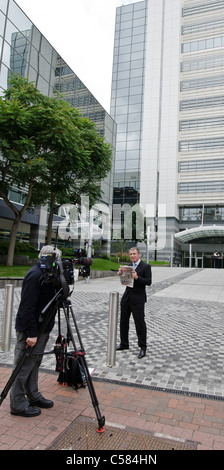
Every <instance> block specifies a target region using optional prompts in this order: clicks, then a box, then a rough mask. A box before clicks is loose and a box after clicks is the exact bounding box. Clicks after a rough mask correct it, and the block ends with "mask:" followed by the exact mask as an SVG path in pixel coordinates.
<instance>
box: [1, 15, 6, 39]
mask: <svg viewBox="0 0 224 470" xmlns="http://www.w3.org/2000/svg"><path fill="white" fill-rule="evenodd" d="M4 28H5V15H3V13H2V12H1V11H0V36H3V32H4Z"/></svg>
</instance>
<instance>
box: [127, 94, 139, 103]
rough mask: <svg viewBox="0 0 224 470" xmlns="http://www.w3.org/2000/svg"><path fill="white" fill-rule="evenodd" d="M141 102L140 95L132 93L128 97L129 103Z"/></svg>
mask: <svg viewBox="0 0 224 470" xmlns="http://www.w3.org/2000/svg"><path fill="white" fill-rule="evenodd" d="M141 102H142V95H133V96H130V98H129V104H130V105H132V104H136V103H141Z"/></svg>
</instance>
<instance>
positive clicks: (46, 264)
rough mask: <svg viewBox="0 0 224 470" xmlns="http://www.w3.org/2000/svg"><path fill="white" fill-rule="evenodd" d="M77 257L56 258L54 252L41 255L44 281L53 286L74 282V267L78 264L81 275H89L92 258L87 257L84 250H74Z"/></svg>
mask: <svg viewBox="0 0 224 470" xmlns="http://www.w3.org/2000/svg"><path fill="white" fill-rule="evenodd" d="M74 252H75V253H76V256H77V258H59V259H56V253H49V254H46V255H44V256H43V257H42V260H41V263H40V268H41V270H42V271H43V272H44V282H46V283H47V284H51V285H53V286H54V287H59V286H62V287H63V286H64V285H65V283H66V284H67V286H69V285H71V284H74V282H75V277H74V267H75V265H80V268H79V274H80V275H81V276H83V277H88V276H89V275H90V266H91V265H92V259H91V258H87V257H85V256H84V255H85V254H86V252H85V250H81V249H80V250H74Z"/></svg>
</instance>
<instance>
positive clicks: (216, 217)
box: [111, 0, 224, 267]
mask: <svg viewBox="0 0 224 470" xmlns="http://www.w3.org/2000/svg"><path fill="white" fill-rule="evenodd" d="M126 3H127V2H126ZM223 85H224V2H223V1H220V0H144V1H140V2H135V3H134V2H130V3H129V4H125V5H123V6H121V7H119V8H117V12H116V25H115V38H114V62H113V80H112V94H111V115H112V117H113V118H114V119H115V121H116V122H117V148H116V158H115V174H114V202H115V203H118V204H124V203H129V204H131V205H132V204H135V203H140V204H142V206H143V207H145V206H146V205H149V206H150V207H151V206H153V207H154V234H157V225H158V230H159V222H158V215H159V209H160V207H162V206H164V205H165V207H166V241H165V243H164V247H163V248H161V249H158V250H157V253H156V258H157V259H167V258H170V257H171V259H172V261H174V262H175V263H176V264H180V263H181V264H182V265H183V266H188V265H191V266H199V267H201V266H204V267H206V266H208V267H209V266H212V265H213V253H214V251H215V250H216V249H217V250H218V251H219V252H220V253H221V255H222V254H223V251H224V241H223V236H224V225H223V224H224V138H223V126H224V118H223V109H224V108H223V105H224V86H223ZM151 228H152V227H151ZM154 251H156V249H155V250H153V249H152V250H151V252H150V253H151V257H154V256H155V253H154Z"/></svg>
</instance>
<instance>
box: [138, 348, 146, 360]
mask: <svg viewBox="0 0 224 470" xmlns="http://www.w3.org/2000/svg"><path fill="white" fill-rule="evenodd" d="M145 355H146V348H141V349H140V352H139V355H138V358H139V359H142V357H145Z"/></svg>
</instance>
